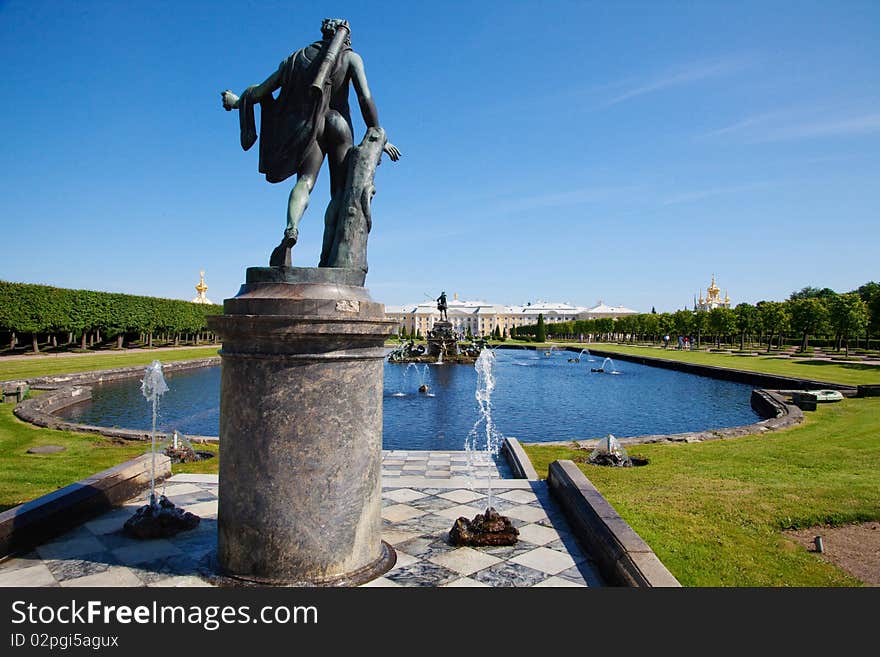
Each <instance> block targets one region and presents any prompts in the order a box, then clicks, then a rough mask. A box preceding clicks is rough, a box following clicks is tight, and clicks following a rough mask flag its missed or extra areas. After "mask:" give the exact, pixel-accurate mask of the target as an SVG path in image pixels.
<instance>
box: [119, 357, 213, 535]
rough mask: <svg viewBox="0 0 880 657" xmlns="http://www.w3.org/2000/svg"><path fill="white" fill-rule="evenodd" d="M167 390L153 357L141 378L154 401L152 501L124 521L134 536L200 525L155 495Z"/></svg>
mask: <svg viewBox="0 0 880 657" xmlns="http://www.w3.org/2000/svg"><path fill="white" fill-rule="evenodd" d="M166 392H168V384H167V383H166V382H165V376H164V375H163V374H162V363H161V362H159V361H158V360H154V361H153V362H152V363H151V364H150V366H149V367H147V370H146V372H145V373H144V378H143V381H141V393H143V395H144V398H146V400H147V403H149V404H151V406H152V412H153V426H152V431H151V434H150V437H151V446H150V452H151V455H152V462H151V465H150V501H149V503H148V504H145V505H144V506H142V507H140V508H139V509H138V510H137V511H135V514H134V515H133V516H132V517H131V518H129V519H128V520H126V521H125V525H124V526H123V531H124V532H125V533H126V534H128V535H129V536H131V537H133V538H141V539H150V538H168V537H169V536H174V535H175V534H177V533H179V532H182V531H185V530H188V529H193V528H195V527H196V526H198V524H199V521H200V520H201V518H199V517H198V516H197V515H195V514H193V513H190V512H188V511H184V510H183V509H179V508H177V507H176V506H174V504H173V503H172V502H171V501H170V500H169V499H168V498H167V497H165V496H164V495H160V496H159V498H158V499H157V498H156V421H157V419H158V416H159V398H160V397H161V396H162V395H164V394H165V393H166Z"/></svg>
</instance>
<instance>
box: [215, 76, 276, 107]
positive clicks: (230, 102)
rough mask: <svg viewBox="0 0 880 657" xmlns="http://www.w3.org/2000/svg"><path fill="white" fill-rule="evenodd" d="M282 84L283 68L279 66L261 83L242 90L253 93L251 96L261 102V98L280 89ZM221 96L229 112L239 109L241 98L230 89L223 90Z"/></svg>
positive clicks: (255, 100)
mask: <svg viewBox="0 0 880 657" xmlns="http://www.w3.org/2000/svg"><path fill="white" fill-rule="evenodd" d="M280 86H281V68H280V67H279V68H278V70H276V71H275V72H274V73H273V74H272V75H270V76H269V77H268V78H266V79H265V80H264V81H263V82H262V83H261V84H255V85H251V86H250V87H248V88H247V89H245V90H244V91H243V92H242V95H244V94H245V93H246V92H248V91H249V92H250V93H251V98H253V100H254V102H255V103H258V102H260V99H262V98H265V97H266V96H267V95H268V94H271V93H272V92H273V91H275V90H276V89H278V88H279V87H280ZM220 96H221V97H222V98H223V109H225V110H226V111H227V112H228V111H230V110H234V109H238V101H239V100H240V98H239V96H236V95H235V94H234V93H232V92H231V91H230V90H229V89H227V90H226V91H224V92H222V93H221V94H220Z"/></svg>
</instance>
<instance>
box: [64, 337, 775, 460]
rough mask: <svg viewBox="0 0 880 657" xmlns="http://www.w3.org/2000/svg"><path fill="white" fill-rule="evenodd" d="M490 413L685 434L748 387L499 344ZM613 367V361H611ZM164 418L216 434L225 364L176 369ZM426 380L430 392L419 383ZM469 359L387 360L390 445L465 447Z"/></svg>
mask: <svg viewBox="0 0 880 657" xmlns="http://www.w3.org/2000/svg"><path fill="white" fill-rule="evenodd" d="M495 353H496V362H495V367H494V374H495V382H496V385H495V390H494V392H493V394H492V408H493V411H492V417H493V419H494V421H495V424H496V426H497V428H498V430H500V432H501V433H502V434H503V435H505V436H514V437H516V438H518V439H520V440H521V441H525V442H544V441H550V440H569V439H585V438H596V437H600V436H603V435H605V434H608V433H613V434H614V435H615V436H618V437H624V436H636V435H641V434H655V433H657V434H660V433H680V432H684V431H698V430H703V429H710V428H721V427H731V426H739V425H743V424H750V423H752V422H756V421H757V420H758V419H760V418H759V417H758V416H757V414H755V412H754V411H753V410H752V409H751V406H750V405H749V396H750V394H751V390H752V387H751V386H747V385H743V384H738V383H730V382H727V381H718V380H715V379H709V378H705V377H700V376H695V375H693V374H685V373H682V372H673V371H671V370H664V369H659V368H653V367H647V366H644V365H637V364H635V363H628V362H625V361H616V362H614V369H615V370H617V371H619V372H620V373H619V374H608V373H604V374H603V373H596V372H591V371H590V369H591V368H598V367H600V365H601V364H602V362H601V361H602V359H601V358H598V357H594V358H595V361H593V362H589V361H588V360H587V357H586V355H584V356H582V357H581V361H580V363H569V362H568V359H569V358H572V357H574V356H576V354H573V353H571V352H564V351H554V352H553V353H552V354H551V355H550V356H549V357H548V356H545V355H544V353H543V352H534V351H525V350H500V349H499V350H497V351H496V352H495ZM606 369H611V368H606ZM167 379H168V386H169V391H168V392H167V393H166V394H165V395H164V396H163V397H162V401H161V406H160V412H159V424H160V427H162V428H163V429H165V430H171V429H177V430H178V431H181V432H182V433H184V434H197V435H214V436H216V435H217V434H218V433H219V425H220V408H219V399H220V368H219V367H214V368H205V369H198V370H190V371H188V372H180V373H177V374H170V375H168V377H167ZM422 382H424V383H427V384H428V386H429V387H430V396H428V395H424V394H420V393H419V392H418V387H419V385H420V384H421V383H422ZM476 383H477V376H476V371H475V370H474V367H473V366H472V365H418V366H416V365H412V366H407V365H401V364H392V363H386V364H385V395H384V434H383V437H384V439H383V446H384V447H385V449H436V450H444V449H463V445H464V441H465V438H466V437H467V435H468V432H469V431H470V430H471V428H472V427H473V426H474V424H475V423H476V422H477V420H478V417H479V411H478V406H477V403H476V399H475V396H474V393H475V387H476ZM63 415H64V417H66V418H69V419H71V420H75V421H78V422H85V423H89V424H98V425H103V426H118V427H125V428H131V429H144V428H149V426H150V408H149V406H148V404H147V402H146V400H145V399H144V398H143V396H142V395H141V393H140V381H138V380H136V379H132V380H129V381H123V382H117V383H108V384H103V385H98V386H95V387H94V388H93V391H92V400H91V402H85V403H82V404H78V405H76V406H72V407H70V408H68V409H66V410H65V412H63Z"/></svg>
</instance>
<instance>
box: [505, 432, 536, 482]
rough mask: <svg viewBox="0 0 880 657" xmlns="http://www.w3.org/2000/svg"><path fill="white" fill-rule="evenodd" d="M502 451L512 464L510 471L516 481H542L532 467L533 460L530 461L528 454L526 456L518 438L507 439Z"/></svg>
mask: <svg viewBox="0 0 880 657" xmlns="http://www.w3.org/2000/svg"><path fill="white" fill-rule="evenodd" d="M501 451H502V452H503V453H504V456H505V457H506V458H507V462H508V463H509V464H510V469H511V470H512V471H513V476H514V477H515V478H516V479H528V480H529V481H537V480H538V479H540V477H538V472H537V471H536V470H535V468H534V466H533V465H532V461H531V459H529V456H528V454H526V452H525V450H524V449H523V448H522V445H520V442H519V441H518V440H517V439H516V438H505V439H504V444H503V445H502V446H501Z"/></svg>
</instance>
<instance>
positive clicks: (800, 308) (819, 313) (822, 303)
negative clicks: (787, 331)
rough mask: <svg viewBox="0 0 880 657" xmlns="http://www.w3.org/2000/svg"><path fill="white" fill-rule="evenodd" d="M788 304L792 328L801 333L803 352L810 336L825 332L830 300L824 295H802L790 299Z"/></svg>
mask: <svg viewBox="0 0 880 657" xmlns="http://www.w3.org/2000/svg"><path fill="white" fill-rule="evenodd" d="M831 303H833V299H832V300H831ZM787 305H788V311H789V314H790V315H791V328H792V330H794V331H797V332H798V333H800V334H801V353H803V352H805V351H806V350H807V347H808V346H809V339H810V336H811V335H816V334H818V333H823V332H824V330H825V328H826V326H827V324H828V316H829V315H828V301H827V300H826V298H823V297H802V298H800V299H795V300H793V301H789V302H788V304H787Z"/></svg>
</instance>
